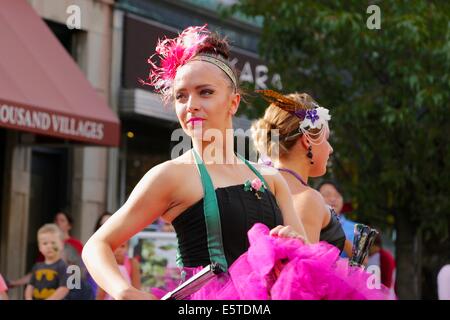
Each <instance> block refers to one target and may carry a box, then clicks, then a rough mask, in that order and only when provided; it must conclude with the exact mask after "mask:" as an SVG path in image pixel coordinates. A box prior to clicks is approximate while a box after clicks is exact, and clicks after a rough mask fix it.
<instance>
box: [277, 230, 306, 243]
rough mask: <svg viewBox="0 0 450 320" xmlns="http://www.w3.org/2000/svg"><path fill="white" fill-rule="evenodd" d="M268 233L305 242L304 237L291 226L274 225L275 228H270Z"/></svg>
mask: <svg viewBox="0 0 450 320" xmlns="http://www.w3.org/2000/svg"><path fill="white" fill-rule="evenodd" d="M270 235H271V236H275V237H276V236H278V237H282V238H294V239H300V240H302V241H303V242H305V243H306V241H305V238H304V237H303V236H302V235H301V234H300V233H298V232H297V231H295V230H294V229H292V227H291V226H276V227H275V228H273V229H272V230H270Z"/></svg>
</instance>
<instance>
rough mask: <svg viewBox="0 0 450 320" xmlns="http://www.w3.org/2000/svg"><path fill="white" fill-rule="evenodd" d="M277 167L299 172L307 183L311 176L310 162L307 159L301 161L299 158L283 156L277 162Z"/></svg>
mask: <svg viewBox="0 0 450 320" xmlns="http://www.w3.org/2000/svg"><path fill="white" fill-rule="evenodd" d="M275 167H276V168H284V169H288V170H291V171H294V172H295V173H296V174H298V175H299V176H300V177H301V178H302V180H303V181H304V182H305V183H308V178H309V170H310V169H309V164H308V163H307V161H301V160H300V161H299V159H289V158H283V159H279V161H278V162H276V163H275Z"/></svg>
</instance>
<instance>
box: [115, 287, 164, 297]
mask: <svg viewBox="0 0 450 320" xmlns="http://www.w3.org/2000/svg"><path fill="white" fill-rule="evenodd" d="M118 299H119V300H158V298H157V297H156V296H154V295H153V294H151V293H148V292H144V291H141V290H138V289H136V288H134V287H129V288H127V289H125V290H123V291H122V292H121V293H120V295H119V297H118Z"/></svg>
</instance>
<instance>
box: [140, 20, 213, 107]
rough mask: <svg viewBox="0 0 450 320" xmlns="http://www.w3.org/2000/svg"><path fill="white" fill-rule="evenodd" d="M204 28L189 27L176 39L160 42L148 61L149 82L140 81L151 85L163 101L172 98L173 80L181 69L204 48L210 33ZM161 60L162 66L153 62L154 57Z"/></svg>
mask: <svg viewBox="0 0 450 320" xmlns="http://www.w3.org/2000/svg"><path fill="white" fill-rule="evenodd" d="M206 26H207V25H206V24H205V25H204V26H201V27H198V26H196V27H188V28H186V29H185V30H184V31H183V32H182V33H181V34H180V35H179V36H178V37H176V38H174V39H167V38H166V39H164V40H161V39H159V40H158V45H157V46H156V50H155V51H156V53H155V54H154V55H152V56H151V57H150V58H149V59H148V63H149V64H150V66H151V69H150V74H149V77H148V80H149V81H148V82H146V81H144V80H140V82H141V83H142V84H144V85H150V86H153V87H154V88H155V91H156V92H158V93H160V94H162V96H163V100H164V101H165V102H167V101H168V100H169V99H170V96H171V88H172V85H173V80H174V79H175V76H176V74H177V70H178V68H179V67H181V66H183V65H184V64H186V63H187V62H188V61H189V60H190V59H192V58H193V57H194V56H195V55H196V54H197V53H198V51H199V49H200V48H201V47H202V44H203V42H204V41H205V39H206V38H207V37H208V36H209V35H210V31H209V30H208V29H207V27H206ZM155 55H156V56H157V57H159V58H160V66H157V65H156V64H155V63H154V62H153V61H152V59H153V57H154V56H155Z"/></svg>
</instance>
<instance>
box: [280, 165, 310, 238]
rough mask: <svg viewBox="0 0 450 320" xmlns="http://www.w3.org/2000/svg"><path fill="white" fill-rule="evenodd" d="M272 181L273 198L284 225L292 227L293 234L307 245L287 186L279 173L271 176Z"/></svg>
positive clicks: (303, 229) (305, 236)
mask: <svg viewBox="0 0 450 320" xmlns="http://www.w3.org/2000/svg"><path fill="white" fill-rule="evenodd" d="M273 179H274V186H275V188H274V192H275V197H276V199H277V203H278V206H279V207H280V210H281V213H282V215H283V221H284V225H285V226H290V227H292V228H293V229H294V231H295V232H297V233H298V234H300V235H301V236H302V237H303V239H304V240H305V242H306V243H309V242H310V239H309V238H308V234H307V233H306V232H305V228H304V226H303V223H302V221H301V220H300V219H299V217H298V215H297V214H296V211H295V208H294V203H293V200H292V195H291V191H290V190H289V186H288V184H287V183H286V181H285V180H284V178H283V177H282V176H281V174H280V173H279V172H277V173H276V174H275V175H273Z"/></svg>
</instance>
